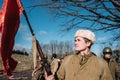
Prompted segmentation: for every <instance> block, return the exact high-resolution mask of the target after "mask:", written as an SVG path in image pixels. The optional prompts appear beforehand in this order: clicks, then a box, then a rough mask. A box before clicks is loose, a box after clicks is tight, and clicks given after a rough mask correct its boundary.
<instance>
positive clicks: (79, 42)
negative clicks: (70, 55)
mask: <svg viewBox="0 0 120 80" xmlns="http://www.w3.org/2000/svg"><path fill="white" fill-rule="evenodd" d="M74 44H75V50H77V51H84V50H85V49H86V48H88V46H89V45H90V42H85V40H84V38H82V37H76V38H75V43H74Z"/></svg>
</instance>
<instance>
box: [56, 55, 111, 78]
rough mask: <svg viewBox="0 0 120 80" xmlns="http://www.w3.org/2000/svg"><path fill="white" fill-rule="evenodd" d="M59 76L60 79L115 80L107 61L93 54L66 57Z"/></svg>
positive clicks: (58, 73)
mask: <svg viewBox="0 0 120 80" xmlns="http://www.w3.org/2000/svg"><path fill="white" fill-rule="evenodd" d="M57 76H58V78H59V80H113V79H112V76H111V73H110V70H109V68H108V65H107V63H106V62H105V61H104V60H103V59H99V58H97V57H96V56H94V55H93V54H91V53H90V54H89V55H87V56H84V58H83V57H82V56H81V55H80V54H74V55H70V56H67V57H65V58H64V60H63V62H62V64H61V66H60V68H59V70H58V72H57Z"/></svg>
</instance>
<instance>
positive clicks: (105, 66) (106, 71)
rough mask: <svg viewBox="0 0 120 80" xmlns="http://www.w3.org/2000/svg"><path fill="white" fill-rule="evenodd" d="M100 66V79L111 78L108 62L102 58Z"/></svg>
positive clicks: (110, 79) (107, 79) (109, 79)
mask: <svg viewBox="0 0 120 80" xmlns="http://www.w3.org/2000/svg"><path fill="white" fill-rule="evenodd" d="M102 68H103V69H102V74H101V80H113V78H112V75H111V73H110V70H109V67H108V64H107V62H105V60H103V59H102Z"/></svg>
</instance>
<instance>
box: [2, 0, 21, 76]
mask: <svg viewBox="0 0 120 80" xmlns="http://www.w3.org/2000/svg"><path fill="white" fill-rule="evenodd" d="M22 10H23V8H22V5H21V3H20V0H4V2H3V6H2V9H1V11H0V31H1V33H2V36H1V44H0V47H1V49H0V51H1V52H0V53H1V58H2V65H3V69H4V74H7V75H8V76H11V75H12V71H13V70H14V69H15V67H16V66H17V63H18V62H17V61H16V60H14V59H13V58H12V57H11V55H12V49H13V46H14V38H15V35H16V33H17V31H18V28H19V23H20V14H21V13H22Z"/></svg>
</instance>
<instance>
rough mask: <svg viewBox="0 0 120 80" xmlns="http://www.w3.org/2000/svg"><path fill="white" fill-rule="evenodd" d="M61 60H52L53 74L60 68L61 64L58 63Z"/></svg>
mask: <svg viewBox="0 0 120 80" xmlns="http://www.w3.org/2000/svg"><path fill="white" fill-rule="evenodd" d="M59 61H60V60H59V59H57V58H54V59H53V60H52V62H51V64H50V65H51V71H52V73H55V72H56V71H57V69H58V66H59V64H58V62H59Z"/></svg>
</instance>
